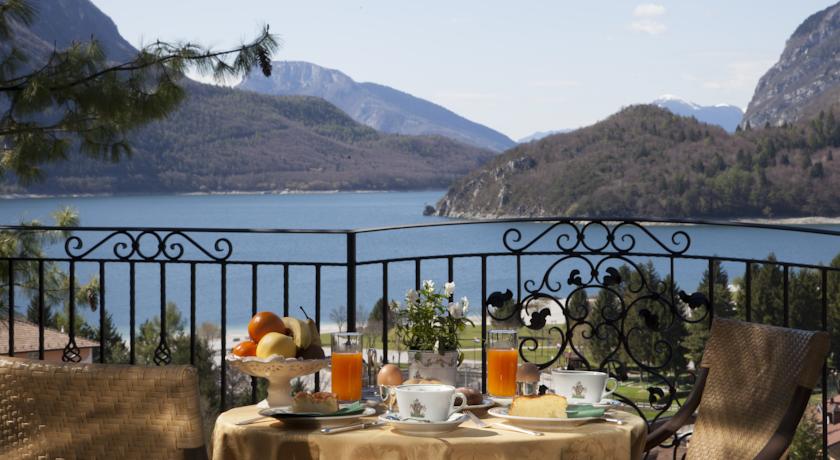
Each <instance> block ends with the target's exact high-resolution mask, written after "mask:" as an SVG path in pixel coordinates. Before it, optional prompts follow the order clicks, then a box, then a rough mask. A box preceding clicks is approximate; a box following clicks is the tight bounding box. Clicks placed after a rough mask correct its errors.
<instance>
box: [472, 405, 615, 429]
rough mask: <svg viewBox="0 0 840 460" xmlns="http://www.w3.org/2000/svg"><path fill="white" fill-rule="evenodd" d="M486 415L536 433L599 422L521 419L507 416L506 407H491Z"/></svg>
mask: <svg viewBox="0 0 840 460" xmlns="http://www.w3.org/2000/svg"><path fill="white" fill-rule="evenodd" d="M487 414H489V415H491V416H493V417H498V418H500V419H504V420H506V421H507V422H508V423H510V424H511V425H516V426H520V427H522V428H528V429H530V430H536V431H551V430H558V429H563V428H568V427H572V426H577V425H583V424H584V423H587V422H591V421H592V420H600V419H601V417H579V418H543V417H521V416H518V415H508V408H507V407H493V408H491V409H488V410H487Z"/></svg>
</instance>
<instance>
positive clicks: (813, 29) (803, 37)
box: [741, 3, 840, 127]
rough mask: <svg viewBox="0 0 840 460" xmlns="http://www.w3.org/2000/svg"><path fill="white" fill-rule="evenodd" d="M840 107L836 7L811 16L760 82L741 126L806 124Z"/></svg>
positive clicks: (838, 12)
mask: <svg viewBox="0 0 840 460" xmlns="http://www.w3.org/2000/svg"><path fill="white" fill-rule="evenodd" d="M838 103H840V3H838V4H836V5H834V6H831V7H828V8H826V9H824V10H822V11H820V12H818V13H815V14H813V15H812V16H810V17H809V18H808V19H806V20H805V22H803V23H802V24H801V25H800V26H799V27H798V28H797V29H796V31H795V32H794V33H793V35H792V36H791V37H790V38H789V39H788V41H787V44H786V45H785V49H784V51H783V52H782V55H781V57H780V58H779V62H777V63H776V64H775V65H774V66H773V67H772V68H770V70H768V71H767V73H766V74H764V76H763V77H761V80H759V82H758V86H757V87H756V89H755V94H754V95H753V98H752V100H751V101H750V104H749V106H748V107H747V112H746V114H745V115H744V120H743V122H742V123H741V125H742V126H746V124H747V123H749V124H750V125H751V126H752V127H762V126H765V125H766V124H768V123H769V124H770V125H773V126H777V125H781V124H784V123H794V122H796V121H799V120H802V119H810V118H813V117H814V116H815V115H817V114H818V113H819V112H820V111H821V110H828V109H830V108H833V107H836V106H837V105H838Z"/></svg>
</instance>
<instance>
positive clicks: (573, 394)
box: [551, 369, 618, 404]
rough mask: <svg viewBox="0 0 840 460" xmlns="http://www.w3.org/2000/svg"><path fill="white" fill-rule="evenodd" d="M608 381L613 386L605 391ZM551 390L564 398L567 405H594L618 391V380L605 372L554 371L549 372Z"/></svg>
mask: <svg viewBox="0 0 840 460" xmlns="http://www.w3.org/2000/svg"><path fill="white" fill-rule="evenodd" d="M610 380H612V382H613V385H614V386H613V388H612V389H611V390H607V383H608V382H609V381H610ZM551 389H552V390H554V392H555V393H557V394H558V395H563V396H565V397H566V399H567V400H568V401H569V404H580V403H586V404H595V403H598V402H600V401H601V399H602V398H604V397H605V396H609V395H611V394H613V392H614V391H615V390H616V389H618V380H616V379H614V378H612V377H610V376H609V375H607V374H606V373H605V372H596V371H569V370H564V369H555V370H553V371H551Z"/></svg>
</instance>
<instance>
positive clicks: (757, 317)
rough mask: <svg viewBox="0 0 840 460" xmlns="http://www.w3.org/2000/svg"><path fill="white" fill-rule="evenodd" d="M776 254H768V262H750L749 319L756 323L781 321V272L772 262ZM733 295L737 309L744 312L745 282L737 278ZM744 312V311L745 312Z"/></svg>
mask: <svg viewBox="0 0 840 460" xmlns="http://www.w3.org/2000/svg"><path fill="white" fill-rule="evenodd" d="M776 260H777V259H776V256H775V255H774V254H772V253H771V254H770V255H769V256H768V257H767V261H768V262H769V263H765V264H752V266H751V267H752V280H751V286H752V289H751V291H752V296H751V297H752V309H751V312H752V316H751V319H752V321H754V322H757V323H763V324H773V325H781V324H782V322H783V312H784V308H783V303H784V299H783V292H782V283H783V278H784V277H783V272H782V268H781V267H780V266H779V265H778V264H776V263H774V262H775V261H776ZM736 285H737V286H738V289H737V294H736V295H735V303H736V304H737V306H738V307H737V308H738V311H741V312H746V308H747V306H746V295H745V293H746V282H745V281H744V279H739V280H738V281H737V283H736ZM745 314H746V313H745Z"/></svg>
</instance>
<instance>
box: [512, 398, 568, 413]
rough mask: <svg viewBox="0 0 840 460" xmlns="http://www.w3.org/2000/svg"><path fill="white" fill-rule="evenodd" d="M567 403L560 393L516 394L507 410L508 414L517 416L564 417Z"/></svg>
mask: <svg viewBox="0 0 840 460" xmlns="http://www.w3.org/2000/svg"><path fill="white" fill-rule="evenodd" d="M568 405H569V403H568V401H566V398H565V397H564V396H561V395H553V394H545V395H542V396H516V397H514V398H513V402H512V403H511V405H510V409H509V410H508V415H516V416H519V417H539V418H566V407H568Z"/></svg>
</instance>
